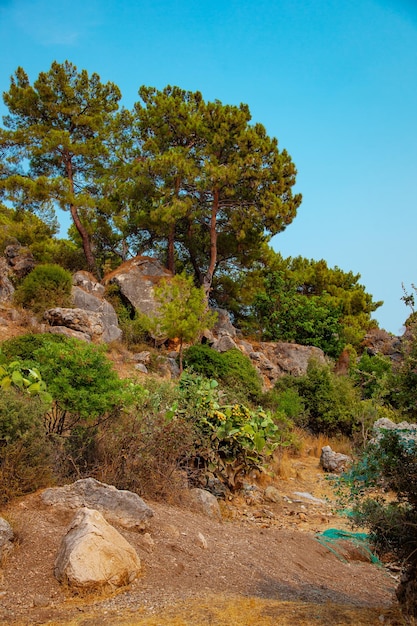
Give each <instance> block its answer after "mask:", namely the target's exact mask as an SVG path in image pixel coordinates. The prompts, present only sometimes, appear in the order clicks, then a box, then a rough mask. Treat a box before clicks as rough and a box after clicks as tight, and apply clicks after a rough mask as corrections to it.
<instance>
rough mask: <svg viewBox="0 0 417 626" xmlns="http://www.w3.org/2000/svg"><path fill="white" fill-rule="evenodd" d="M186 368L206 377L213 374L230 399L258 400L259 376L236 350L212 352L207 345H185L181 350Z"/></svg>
mask: <svg viewBox="0 0 417 626" xmlns="http://www.w3.org/2000/svg"><path fill="white" fill-rule="evenodd" d="M184 362H185V365H186V367H187V368H191V369H192V370H194V371H195V372H197V373H199V374H202V375H203V376H205V377H206V378H216V379H217V380H219V381H220V382H221V383H222V387H223V389H224V391H225V393H226V394H227V395H228V396H231V397H232V401H236V400H239V399H244V400H245V401H252V402H256V401H259V400H260V398H261V395H262V382H261V378H260V376H259V374H258V372H257V371H256V369H255V368H254V367H253V365H252V362H251V360H250V359H249V358H248V357H247V356H245V355H244V354H243V353H242V352H241V351H240V350H237V349H233V350H227V351H226V352H222V353H219V352H216V351H215V350H213V349H212V348H210V347H209V346H207V345H197V346H191V347H190V348H187V350H186V351H185V353H184Z"/></svg>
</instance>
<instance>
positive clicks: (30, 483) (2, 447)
mask: <svg viewBox="0 0 417 626" xmlns="http://www.w3.org/2000/svg"><path fill="white" fill-rule="evenodd" d="M45 410H46V407H45V405H44V404H43V403H42V401H41V399H40V398H39V397H33V396H32V397H31V396H29V395H28V394H23V393H21V392H19V391H18V390H16V389H14V388H13V387H11V388H9V389H2V390H1V393H0V503H1V504H4V503H5V502H7V501H9V500H11V499H12V498H14V497H17V496H20V495H23V494H25V493H30V492H32V491H35V490H36V489H39V488H40V487H44V486H46V485H48V484H50V481H51V480H52V472H51V465H52V463H51V460H52V459H51V453H52V450H51V445H50V442H49V440H48V439H47V438H46V437H45V433H44V430H43V416H44V413H45Z"/></svg>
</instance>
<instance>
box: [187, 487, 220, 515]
mask: <svg viewBox="0 0 417 626" xmlns="http://www.w3.org/2000/svg"><path fill="white" fill-rule="evenodd" d="M188 493H189V496H190V500H191V507H192V508H193V509H194V510H195V511H198V512H199V513H203V515H207V517H211V518H213V519H217V520H221V519H222V514H221V511H220V506H219V503H218V502H217V498H216V497H215V496H213V494H212V493H210V492H209V491H205V489H198V488H195V489H190V491H189V492H188Z"/></svg>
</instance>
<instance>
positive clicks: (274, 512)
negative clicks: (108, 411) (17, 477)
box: [0, 456, 404, 626]
mask: <svg viewBox="0 0 417 626" xmlns="http://www.w3.org/2000/svg"><path fill="white" fill-rule="evenodd" d="M294 462H295V464H296V466H295V467H294V466H293V470H292V473H293V475H292V476H290V477H289V478H288V479H287V480H280V481H277V482H275V486H276V487H277V488H278V489H279V491H280V494H281V497H280V501H279V502H278V503H271V502H268V503H266V502H265V501H262V500H261V498H260V494H261V493H262V492H261V490H259V491H258V490H256V489H255V490H251V491H249V492H247V496H246V497H243V496H238V497H235V498H234V499H233V500H231V501H227V502H224V503H222V512H223V518H224V519H223V522H217V521H214V520H212V519H209V518H208V517H205V516H203V515H201V514H198V513H195V512H192V511H190V510H189V509H187V507H186V505H183V506H181V507H178V506H172V505H168V504H163V503H151V502H148V504H150V505H151V507H152V508H153V510H154V513H155V516H154V518H153V519H152V520H151V526H150V529H149V532H148V533H137V532H133V531H132V532H130V531H126V530H124V529H121V528H118V530H119V531H120V532H121V533H122V534H123V535H124V536H125V537H126V539H127V540H128V541H129V542H130V543H131V544H132V545H134V546H135V548H136V550H137V552H138V554H139V556H140V558H141V561H142V564H143V573H142V576H141V577H140V578H138V579H137V580H136V581H135V582H134V583H133V584H132V585H131V586H130V587H128V588H124V589H122V590H119V591H118V592H117V593H102V594H101V595H84V596H80V595H74V594H72V593H71V592H70V591H69V590H68V589H64V588H62V587H61V586H60V584H59V583H58V582H57V581H56V579H55V578H54V576H53V568H54V559H55V556H56V554H57V551H58V547H59V544H60V541H61V538H62V536H63V535H64V534H65V530H66V528H67V526H68V525H69V523H70V521H71V519H72V517H73V515H74V512H68V513H66V512H65V513H64V512H62V511H61V512H59V511H56V510H55V509H54V508H51V507H46V505H43V504H42V503H41V500H40V497H39V494H32V495H30V496H28V497H25V498H22V499H20V500H17V501H15V502H13V503H12V504H10V505H9V506H7V507H4V509H3V510H2V511H0V515H2V516H4V517H5V518H6V519H7V520H8V521H9V522H10V523H11V524H12V526H13V528H14V529H15V531H16V533H17V541H16V544H15V547H14V550H13V551H12V553H11V554H10V555H9V556H8V557H7V558H6V560H5V562H4V563H3V569H2V575H1V581H0V624H4V625H6V624H15V625H16V624H20V625H23V624H25V625H29V624H71V625H78V626H81V625H82V626H95V625H98V624H103V625H107V626H110V625H113V624H115V625H116V624H120V625H121V624H125V625H127V624H132V625H133V624H150V625H151V624H154V625H156V624H161V625H165V624H171V625H174V624H176V625H180V624H181V625H191V624H193V625H194V624H197V625H198V624H225V625H226V624H228V625H231V624H242V625H245V624H248V625H249V624H254V625H258V624H265V625H267V624H268V625H269V624H271V625H272V624H328V623H329V624H355V625H356V624H358V625H359V624H381V623H385V624H394V623H398V624H400V623H404V622H401V621H396V619H397V618H395V617H394V614H395V615H396V614H397V610H396V608H395V601H394V589H395V586H396V583H397V581H396V579H395V578H394V576H393V573H392V572H390V571H389V570H388V569H387V568H386V567H384V566H382V565H375V564H371V563H370V562H369V561H366V560H365V559H364V557H363V555H362V554H360V553H359V552H358V551H357V550H355V549H349V550H346V549H345V550H343V551H342V552H341V551H340V549H339V548H338V549H337V554H336V553H335V552H333V551H331V550H329V549H328V548H326V547H324V546H323V545H321V544H320V543H319V542H318V541H317V539H316V538H315V536H316V533H317V532H320V531H322V530H324V529H326V528H331V527H333V528H344V527H346V522H345V520H344V519H343V518H340V517H338V516H336V515H334V514H333V513H332V502H331V499H332V498H333V493H332V489H331V486H330V485H329V483H328V481H326V479H325V477H324V475H323V473H322V472H321V470H320V469H319V467H318V459H317V458H314V457H308V456H306V457H304V458H302V459H297V460H295V461H294ZM294 492H302V493H305V492H307V493H309V494H312V495H313V496H314V497H316V498H319V499H323V498H327V499H328V501H327V502H326V503H317V502H312V501H311V500H309V499H308V497H307V496H295V495H294ZM345 548H346V546H345ZM342 554H343V555H344V556H345V557H347V560H345V559H344V558H343V557H342Z"/></svg>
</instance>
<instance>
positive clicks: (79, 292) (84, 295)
mask: <svg viewBox="0 0 417 626" xmlns="http://www.w3.org/2000/svg"><path fill="white" fill-rule="evenodd" d="M96 284H98V283H96ZM96 291H98V290H96ZM71 295H72V301H73V304H74V307H76V308H78V309H83V310H84V311H87V312H89V313H90V312H91V313H96V314H98V315H100V322H101V327H102V329H103V331H102V333H101V335H100V338H101V339H102V341H105V342H106V343H109V342H111V341H118V340H119V339H121V337H122V331H121V329H120V328H119V321H118V319H117V315H116V311H115V310H114V308H113V306H112V305H111V304H110V302H107V300H104V299H103V298H100V297H98V296H96V295H94V293H92V292H91V291H84V289H81V288H80V287H77V286H74V287H73V288H72V294H71Z"/></svg>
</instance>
